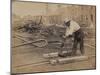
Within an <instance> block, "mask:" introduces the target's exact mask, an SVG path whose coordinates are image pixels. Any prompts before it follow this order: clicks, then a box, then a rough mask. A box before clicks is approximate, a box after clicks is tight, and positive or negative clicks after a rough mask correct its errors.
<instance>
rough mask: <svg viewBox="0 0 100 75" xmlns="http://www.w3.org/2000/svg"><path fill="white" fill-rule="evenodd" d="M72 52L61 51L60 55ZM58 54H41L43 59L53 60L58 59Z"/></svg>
mask: <svg viewBox="0 0 100 75" xmlns="http://www.w3.org/2000/svg"><path fill="white" fill-rule="evenodd" d="M70 52H72V50H67V51H62V53H70ZM58 53H59V52H53V53H48V54H43V57H44V58H55V57H58Z"/></svg>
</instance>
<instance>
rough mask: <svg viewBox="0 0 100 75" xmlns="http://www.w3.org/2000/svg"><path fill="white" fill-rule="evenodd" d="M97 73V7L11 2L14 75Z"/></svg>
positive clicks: (12, 71)
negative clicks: (86, 71) (85, 71)
mask: <svg viewBox="0 0 100 75" xmlns="http://www.w3.org/2000/svg"><path fill="white" fill-rule="evenodd" d="M94 69H96V6H95V5H81V4H80V5H79V4H66V3H49V2H35V1H18V0H12V6H11V73H12V74H23V73H44V72H61V71H76V70H77V71H80V70H94Z"/></svg>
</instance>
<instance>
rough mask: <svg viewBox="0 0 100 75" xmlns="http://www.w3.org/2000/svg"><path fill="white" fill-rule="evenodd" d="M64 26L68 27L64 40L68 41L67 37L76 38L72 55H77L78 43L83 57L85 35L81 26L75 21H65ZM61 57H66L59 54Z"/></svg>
mask: <svg viewBox="0 0 100 75" xmlns="http://www.w3.org/2000/svg"><path fill="white" fill-rule="evenodd" d="M64 25H65V27H66V31H65V35H64V36H63V38H64V39H66V38H67V37H70V36H73V37H74V43H73V48H72V53H71V55H76V51H77V45H78V43H79V44H80V52H81V54H82V55H83V54H84V33H83V31H82V29H81V28H80V26H79V24H78V23H77V22H75V21H73V20H67V19H65V21H64ZM63 46H64V45H62V47H63ZM59 56H61V57H64V56H66V55H64V54H60V53H59Z"/></svg>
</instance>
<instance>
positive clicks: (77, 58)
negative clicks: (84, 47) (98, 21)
mask: <svg viewBox="0 0 100 75" xmlns="http://www.w3.org/2000/svg"><path fill="white" fill-rule="evenodd" d="M88 58H89V57H88V56H74V57H69V58H58V59H50V60H49V62H50V64H53V65H54V64H57V63H58V64H65V63H72V62H76V61H83V60H87V59H88Z"/></svg>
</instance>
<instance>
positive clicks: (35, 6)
mask: <svg viewBox="0 0 100 75" xmlns="http://www.w3.org/2000/svg"><path fill="white" fill-rule="evenodd" d="M58 5H59V4H47V3H37V2H23V1H22V2H21V1H13V3H12V12H13V13H15V14H17V15H20V16H24V15H43V14H47V13H49V14H52V13H59V11H60V9H59V6H58ZM60 5H61V4H60ZM47 6H48V7H47ZM67 6H68V5H63V4H62V5H61V8H62V7H67ZM46 9H48V10H46Z"/></svg>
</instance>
